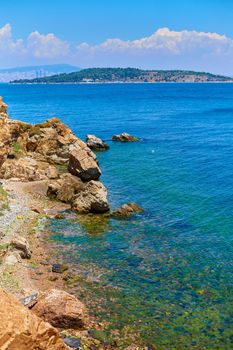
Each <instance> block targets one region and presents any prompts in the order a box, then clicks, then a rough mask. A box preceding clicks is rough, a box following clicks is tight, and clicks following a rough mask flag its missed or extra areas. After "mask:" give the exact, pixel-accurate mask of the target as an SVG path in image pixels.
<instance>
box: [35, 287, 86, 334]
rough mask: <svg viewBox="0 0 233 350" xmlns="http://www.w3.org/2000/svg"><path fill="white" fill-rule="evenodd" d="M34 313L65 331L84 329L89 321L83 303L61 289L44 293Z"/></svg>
mask: <svg viewBox="0 0 233 350" xmlns="http://www.w3.org/2000/svg"><path fill="white" fill-rule="evenodd" d="M32 311H33V312H34V313H35V314H36V315H37V316H39V317H41V318H42V319H43V320H45V321H47V322H49V323H50V324H51V325H53V326H54V327H57V328H63V329H69V328H72V329H82V328H84V326H85V322H86V319H87V311H86V308H85V306H84V305H83V303H82V302H81V301H79V300H78V299H77V298H75V296H73V295H71V294H69V293H67V292H65V291H62V290H59V289H51V290H48V291H47V292H45V293H42V295H41V296H40V297H39V299H38V301H37V303H36V304H35V306H33V308H32Z"/></svg>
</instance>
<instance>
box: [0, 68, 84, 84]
mask: <svg viewBox="0 0 233 350" xmlns="http://www.w3.org/2000/svg"><path fill="white" fill-rule="evenodd" d="M79 70H80V68H79V67H76V66H71V65H69V64H52V65H42V66H27V67H15V68H5V69H0V82H2V83H7V82H9V81H12V80H20V79H36V78H44V77H49V76H51V75H57V74H63V73H71V72H77V71H79Z"/></svg>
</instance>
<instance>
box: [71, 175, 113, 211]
mask: <svg viewBox="0 0 233 350" xmlns="http://www.w3.org/2000/svg"><path fill="white" fill-rule="evenodd" d="M72 209H73V210H74V211H76V212H79V213H89V212H90V213H105V212H107V211H109V203H108V194H107V190H106V188H105V187H104V185H103V184H102V183H101V182H99V181H90V182H88V183H87V185H86V186H85V188H84V189H83V191H81V192H79V193H78V194H77V195H75V196H74V198H73V201H72Z"/></svg>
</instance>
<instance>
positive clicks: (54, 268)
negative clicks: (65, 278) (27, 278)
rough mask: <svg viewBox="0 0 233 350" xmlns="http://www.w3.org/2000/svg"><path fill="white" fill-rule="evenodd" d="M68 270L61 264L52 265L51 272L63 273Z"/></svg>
mask: <svg viewBox="0 0 233 350" xmlns="http://www.w3.org/2000/svg"><path fill="white" fill-rule="evenodd" d="M67 270H68V266H67V265H63V264H53V265H52V272H55V273H63V272H65V271H67Z"/></svg>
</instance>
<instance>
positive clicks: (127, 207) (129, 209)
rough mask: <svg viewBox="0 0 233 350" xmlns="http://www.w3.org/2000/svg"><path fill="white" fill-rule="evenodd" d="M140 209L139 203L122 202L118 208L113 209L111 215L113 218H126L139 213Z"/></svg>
mask: <svg viewBox="0 0 233 350" xmlns="http://www.w3.org/2000/svg"><path fill="white" fill-rule="evenodd" d="M142 211H143V208H142V207H141V206H140V205H138V204H137V203H134V202H132V203H127V204H123V205H122V206H121V207H120V208H118V209H117V210H115V211H113V212H112V213H111V216H112V217H115V218H128V217H130V216H132V215H133V214H136V213H140V212H142Z"/></svg>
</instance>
